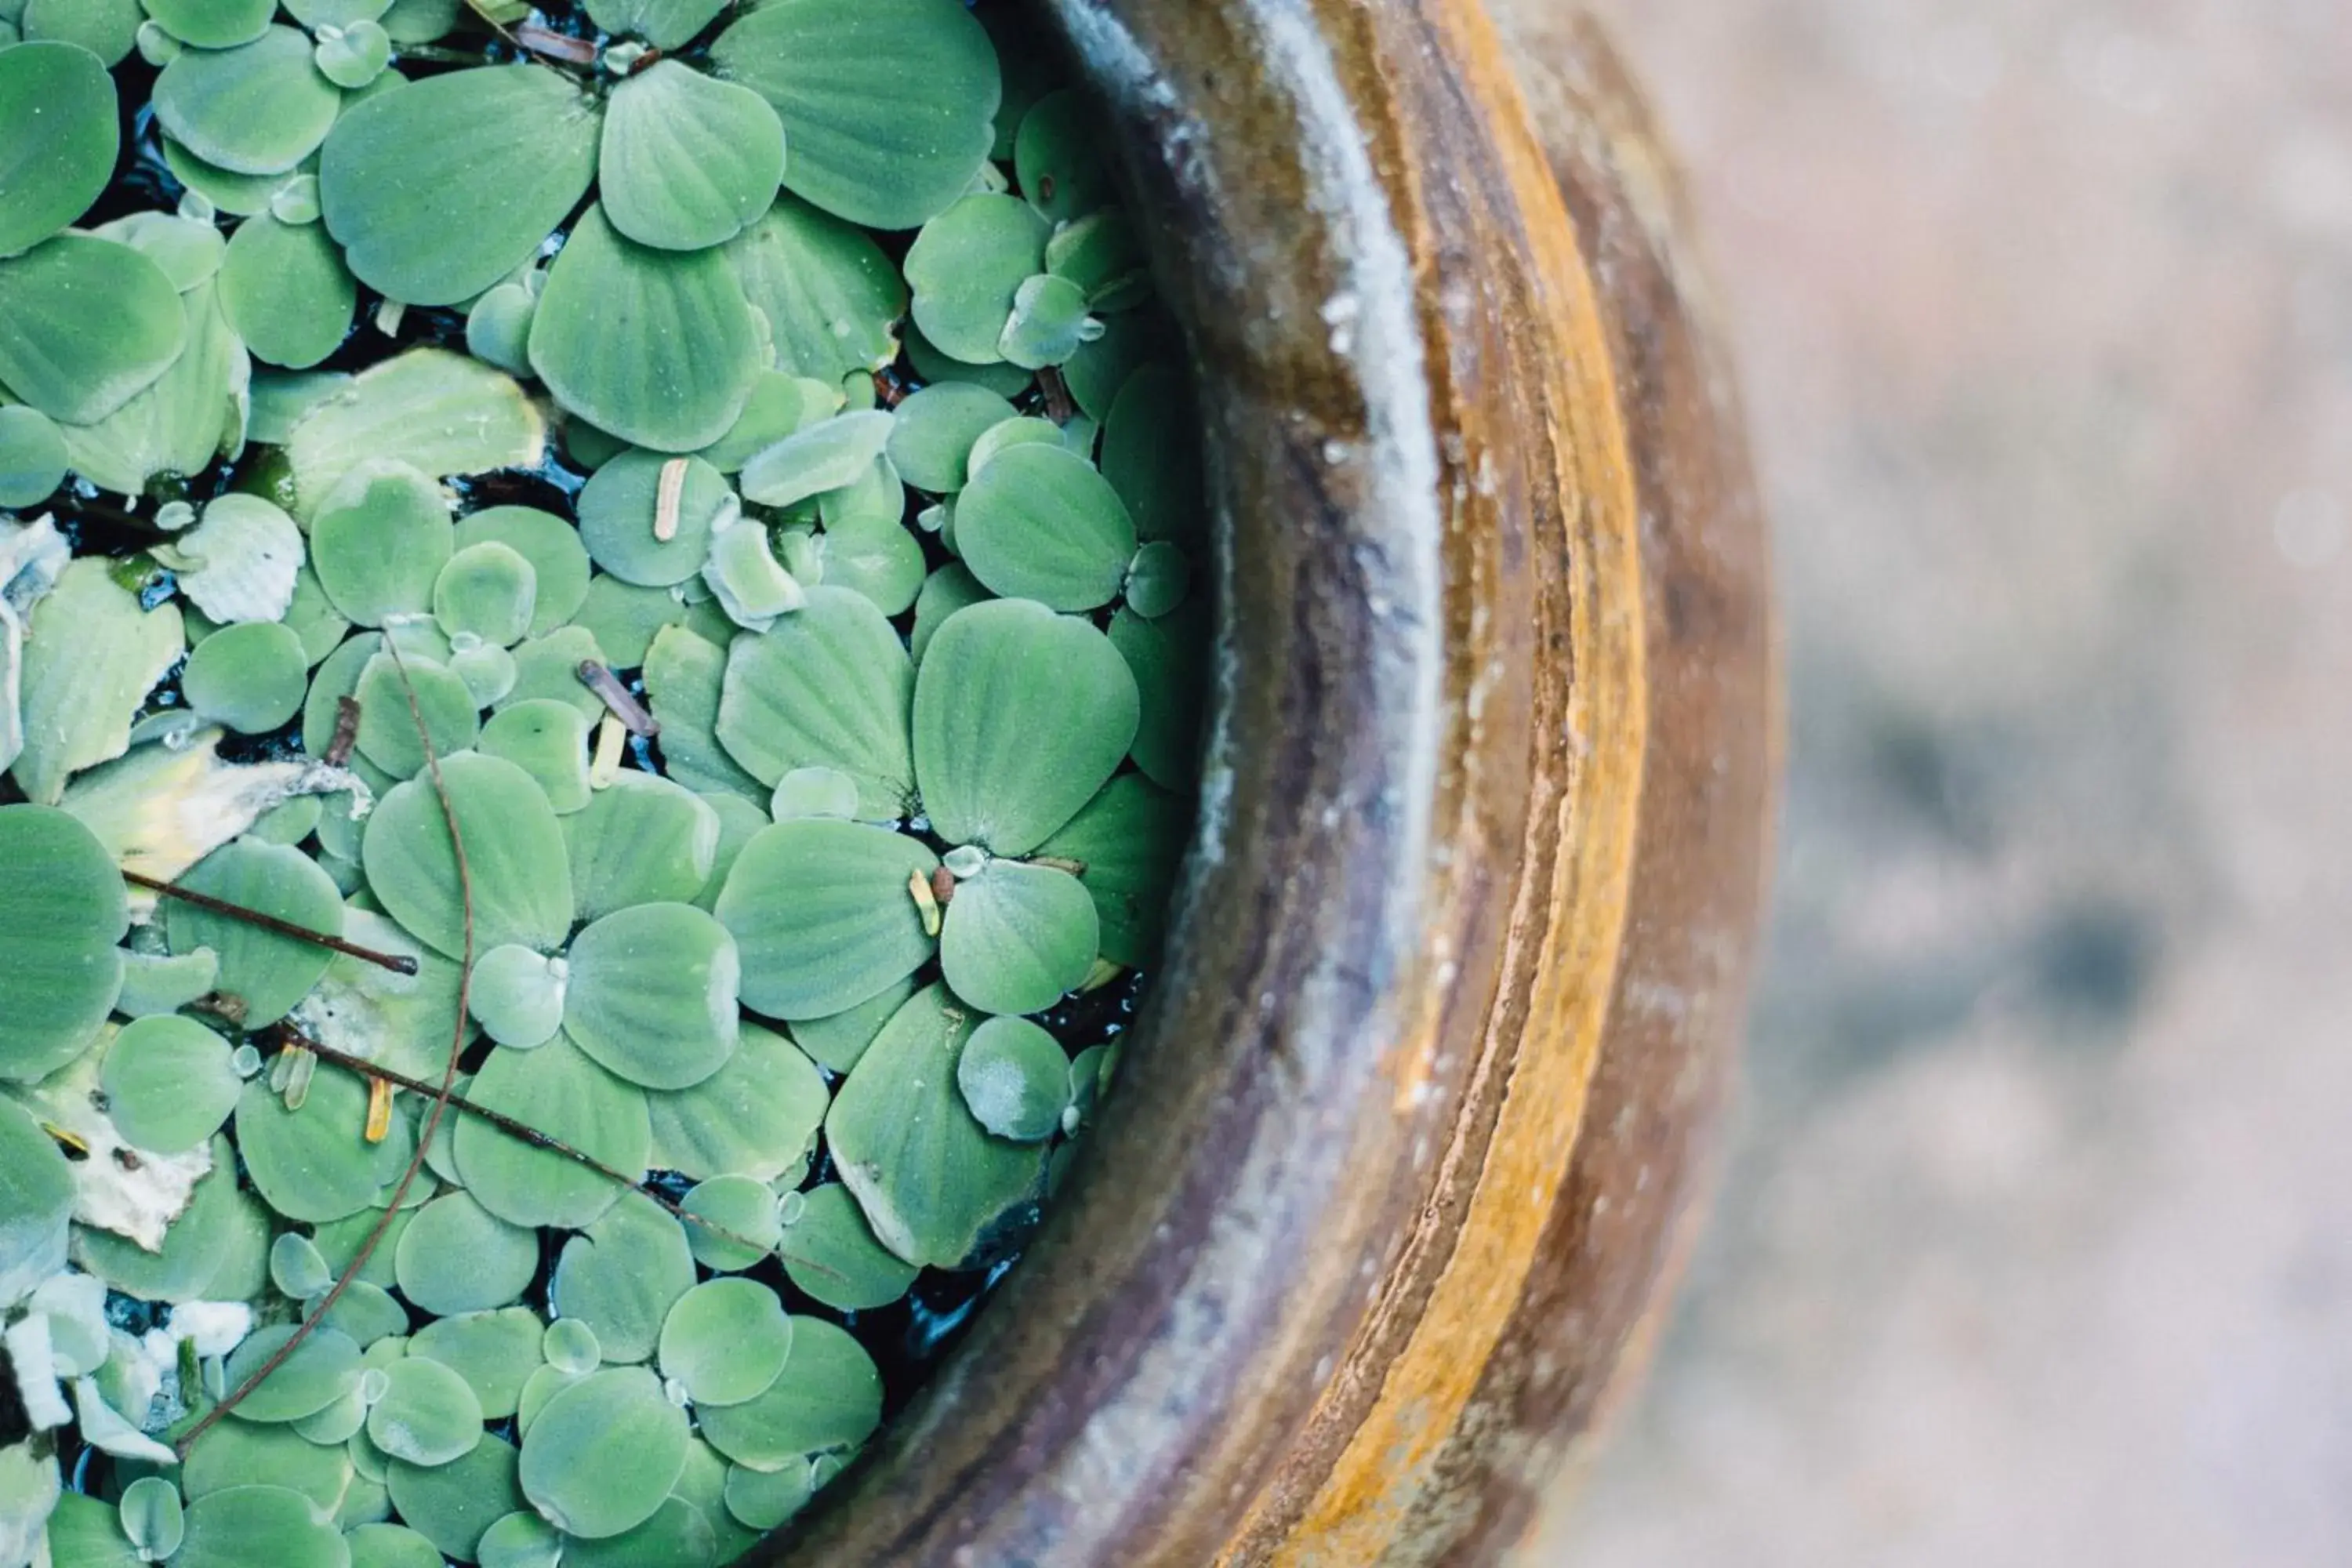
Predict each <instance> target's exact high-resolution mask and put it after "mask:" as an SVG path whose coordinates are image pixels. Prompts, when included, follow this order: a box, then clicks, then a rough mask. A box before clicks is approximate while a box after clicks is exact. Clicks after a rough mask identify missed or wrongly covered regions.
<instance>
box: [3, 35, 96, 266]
mask: <svg viewBox="0 0 2352 1568" xmlns="http://www.w3.org/2000/svg"><path fill="white" fill-rule="evenodd" d="M121 144H122V138H121V126H120V123H119V121H117V119H116V110H115V100H114V79H113V78H111V77H110V76H108V75H107V74H106V67H105V66H104V65H103V64H101V63H100V61H99V59H98V58H97V57H96V56H94V55H92V54H91V53H90V52H89V50H88V49H84V48H79V47H75V46H74V45H72V44H68V43H26V44H19V45H17V46H16V47H14V48H11V49H7V50H5V51H0V256H14V255H16V253H17V252H18V251H22V250H30V249H31V248H32V247H34V246H37V245H38V244H40V243H41V241H43V240H45V239H47V238H48V237H50V236H51V235H53V234H56V233H57V232H58V230H59V229H61V228H63V227H65V226H67V225H68V224H69V223H71V222H73V221H74V219H76V218H78V217H79V216H81V215H82V214H83V213H85V212H87V211H89V205H90V203H92V202H94V201H96V200H98V198H99V196H100V195H101V194H102V193H103V192H104V191H105V189H106V183H107V181H108V180H110V179H111V178H112V177H113V175H114V160H115V156H116V154H117V153H120V152H121Z"/></svg>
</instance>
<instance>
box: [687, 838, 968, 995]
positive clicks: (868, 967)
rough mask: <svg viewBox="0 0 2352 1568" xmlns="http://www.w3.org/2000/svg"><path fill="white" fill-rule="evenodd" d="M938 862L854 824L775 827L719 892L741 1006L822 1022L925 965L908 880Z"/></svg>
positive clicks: (928, 941)
mask: <svg viewBox="0 0 2352 1568" xmlns="http://www.w3.org/2000/svg"><path fill="white" fill-rule="evenodd" d="M938 865H939V858H938V857H937V856H935V855H933V854H932V853H931V852H930V851H929V849H927V848H925V847H923V846H922V844H921V843H919V842H918V841H917V840H915V839H913V838H909V837H906V836H905V835H903V834H898V833H892V832H890V831H888V830H887V829H886V828H880V827H869V826H865V825H863V824H861V823H853V822H827V821H824V820H821V819H817V818H802V819H800V820H797V821H793V822H780V823H778V824H776V825H775V826H772V827H770V828H767V829H765V830H763V831H762V832H761V833H760V834H759V836H758V837H754V838H753V839H752V840H751V843H749V844H747V845H745V846H744V847H743V853H742V854H741V855H740V856H738V857H737V858H736V860H735V868H734V869H733V870H732V871H730V873H728V877H727V887H726V889H725V890H724V891H722V892H721V893H720V894H719V904H718V910H717V913H718V916H719V923H720V924H721V925H724V926H725V927H726V928H727V929H728V930H729V931H732V932H733V933H734V935H735V942H736V945H737V946H738V947H739V948H740V950H741V953H742V963H743V979H742V994H743V1003H744V1005H746V1006H748V1007H751V1008H752V1009H753V1010H755V1011H757V1012H760V1013H764V1014H766V1015H767V1016H770V1017H777V1018H823V1017H828V1016H832V1015H833V1014H835V1013H840V1012H844V1011H846V1010H847V1009H849V1008H852V1007H855V1006H856V1005H858V1004H859V1003H861V1002H865V1001H866V1000H868V999H869V998H871V997H873V996H874V995H876V994H877V993H880V992H882V991H885V990H887V989H888V988H889V987H890V986H891V985H893V984H896V983H898V981H900V980H903V979H905V978H906V977H907V976H908V975H909V974H912V973H914V972H915V971H916V970H917V969H919V968H920V967H922V965H923V963H925V962H926V961H927V960H929V958H930V956H931V953H932V952H933V950H934V947H935V942H934V940H933V939H932V938H931V937H930V936H929V934H927V933H926V932H925V931H924V929H923V921H922V917H921V914H920V912H919V910H918V909H917V908H916V905H915V901H914V898H913V896H912V895H911V893H910V892H909V891H908V879H910V878H914V877H918V876H919V877H923V878H925V879H928V878H929V876H930V874H931V872H932V870H933V869H934V868H937V866H938Z"/></svg>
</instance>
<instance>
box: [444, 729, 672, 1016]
mask: <svg viewBox="0 0 2352 1568" xmlns="http://www.w3.org/2000/svg"><path fill="white" fill-rule="evenodd" d="M664 739H667V726H665V728H664ZM480 745H481V751H482V754H483V755H485V756H490V757H498V758H501V759H503V760H504V761H507V762H509V763H514V764H515V765H516V766H517V767H520V769H522V771H523V772H525V773H529V774H530V776H531V778H532V779H533V780H534V781H536V782H537V783H538V784H539V787H540V788H541V790H542V791H544V792H545V794H546V795H547V801H548V805H550V806H551V808H552V809H553V810H554V811H555V813H556V814H557V815H558V816H568V815H570V814H571V813H572V812H575V811H578V810H580V809H581V808H582V807H583V806H585V805H587V804H588V803H589V801H590V800H591V799H592V798H593V796H592V795H591V794H590V792H589V787H588V720H587V718H586V717H585V716H584V715H583V713H582V712H581V711H580V710H579V709H578V708H576V707H574V706H573V705H572V704H571V703H569V702H558V701H555V700H552V699H549V698H537V699H533V700H530V701H525V702H517V703H515V704H513V705H512V706H510V707H508V708H506V709H504V710H501V711H499V713H498V714H497V715H496V716H494V717H493V718H492V719H491V720H490V721H489V722H488V723H487V724H485V725H483V726H482V736H481V742H480ZM544 1038H546V1037H545V1036H543V1035H542V1036H541V1039H544ZM508 1043H509V1044H511V1043H513V1042H511V1041H509V1042H508ZM531 1043H532V1044H534V1045H535V1044H537V1043H538V1042H537V1041H533V1042H531Z"/></svg>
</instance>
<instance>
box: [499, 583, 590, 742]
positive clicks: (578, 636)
mask: <svg viewBox="0 0 2352 1568" xmlns="http://www.w3.org/2000/svg"><path fill="white" fill-rule="evenodd" d="M592 591H593V587H592ZM514 659H515V683H514V687H513V689H511V690H509V692H508V693H507V694H506V696H505V697H504V698H503V699H501V700H500V701H499V707H501V708H511V707H513V706H515V705H516V704H518V703H522V702H536V701H541V700H552V701H556V702H568V703H570V704H571V705H572V707H574V708H577V709H578V710H580V716H581V717H582V718H583V719H585V720H587V721H589V722H590V723H592V724H593V723H595V722H597V721H599V720H601V719H603V718H604V713H605V708H604V699H603V698H601V697H599V696H597V695H596V693H595V692H594V691H593V690H591V689H589V688H588V687H587V685H586V684H585V683H583V681H582V680H581V679H580V668H581V666H583V665H584V664H590V663H594V664H602V665H607V666H608V667H609V663H610V661H609V660H607V659H606V658H605V657H604V648H603V647H601V646H600V645H599V644H598V643H597V641H596V635H595V634H594V633H593V632H592V631H590V630H589V629H588V628H587V627H586V626H578V625H573V626H559V627H557V628H556V629H555V630H554V631H551V632H550V633H548V634H547V635H546V636H545V637H532V638H530V639H529V640H528V641H526V642H521V643H518V644H517V645H516V646H515V650H514Z"/></svg>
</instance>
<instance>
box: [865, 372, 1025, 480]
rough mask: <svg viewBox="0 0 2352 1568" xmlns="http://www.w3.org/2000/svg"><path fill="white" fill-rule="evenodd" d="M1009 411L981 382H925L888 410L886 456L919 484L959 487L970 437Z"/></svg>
mask: <svg viewBox="0 0 2352 1568" xmlns="http://www.w3.org/2000/svg"><path fill="white" fill-rule="evenodd" d="M1013 417H1014V411H1013V405H1012V404H1010V403H1007V402H1006V401H1005V400H1004V399H1003V398H1002V397H999V396H998V395H996V394H995V393H993V392H991V391H990V390H988V388H986V387H984V386H973V385H971V384H967V383H962V382H952V381H950V382H941V383H939V384H936V385H932V386H927V387H925V388H923V390H922V391H920V392H919V393H917V394H915V395H913V396H912V397H909V398H908V399H907V401H906V402H904V403H901V404H900V405H898V411H897V412H896V413H895V414H893V415H892V416H891V425H890V445H889V452H890V461H891V462H893V463H895V464H896V465H898V474H899V477H900V478H902V479H905V480H906V481H907V482H908V484H910V485H912V486H914V487H915V488H916V489H919V490H929V491H930V492H932V493H933V494H935V495H944V494H948V493H950V492H952V491H955V490H960V489H963V487H964V482H965V479H966V464H967V462H968V461H969V459H970V458H971V447H972V443H973V442H975V441H977V440H979V439H980V437H981V436H982V434H983V433H984V432H986V431H989V430H992V429H993V428H995V427H996V426H999V425H1002V424H1003V423H1004V422H1005V421H1006V420H1008V419H1011V418H1013Z"/></svg>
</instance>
